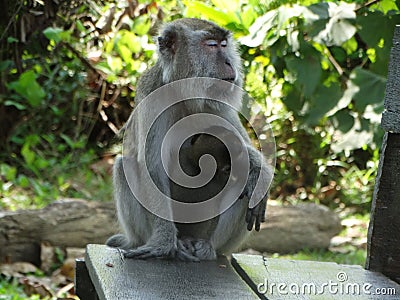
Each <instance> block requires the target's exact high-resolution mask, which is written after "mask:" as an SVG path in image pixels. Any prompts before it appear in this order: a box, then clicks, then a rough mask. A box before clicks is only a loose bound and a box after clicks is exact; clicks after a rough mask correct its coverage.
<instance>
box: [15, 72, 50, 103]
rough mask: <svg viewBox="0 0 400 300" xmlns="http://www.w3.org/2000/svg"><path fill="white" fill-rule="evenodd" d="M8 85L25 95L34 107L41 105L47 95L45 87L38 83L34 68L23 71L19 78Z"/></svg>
mask: <svg viewBox="0 0 400 300" xmlns="http://www.w3.org/2000/svg"><path fill="white" fill-rule="evenodd" d="M8 87H9V88H10V89H12V90H14V91H16V92H17V93H18V94H19V95H21V96H22V97H24V98H25V99H26V100H27V101H28V103H29V104H30V105H31V106H33V107H36V106H39V105H40V103H41V101H42V100H43V99H44V97H45V96H46V94H45V92H44V90H43V88H42V87H41V86H40V85H39V84H38V83H37V81H36V73H35V72H34V71H33V70H29V71H26V72H24V73H22V74H21V76H20V77H19V79H18V80H17V81H13V82H11V83H10V84H9V85H8Z"/></svg>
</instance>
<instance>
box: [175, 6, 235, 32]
mask: <svg viewBox="0 0 400 300" xmlns="http://www.w3.org/2000/svg"><path fill="white" fill-rule="evenodd" d="M183 4H184V5H185V6H186V7H187V9H188V12H187V14H189V15H190V14H192V15H196V16H202V17H204V18H206V19H209V20H212V21H215V22H217V23H218V24H220V25H222V26H225V25H227V24H229V23H231V22H240V20H238V18H237V16H236V15H235V14H233V13H230V14H229V13H225V12H222V11H220V10H218V9H216V8H213V7H210V6H208V5H207V4H205V3H203V2H200V1H188V0H186V1H183Z"/></svg>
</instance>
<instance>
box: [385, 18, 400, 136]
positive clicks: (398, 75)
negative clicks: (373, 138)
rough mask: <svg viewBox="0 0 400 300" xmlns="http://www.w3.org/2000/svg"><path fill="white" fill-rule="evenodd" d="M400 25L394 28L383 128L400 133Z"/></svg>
mask: <svg viewBox="0 0 400 300" xmlns="http://www.w3.org/2000/svg"><path fill="white" fill-rule="evenodd" d="M399 81H400V26H399V25H397V26H396V28H395V30H394V37H393V47H392V50H391V53H390V62H389V69H388V79H387V83H386V93H385V111H384V112H383V115H382V128H383V129H384V130H385V131H387V132H394V133H400V84H399Z"/></svg>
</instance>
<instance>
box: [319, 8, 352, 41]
mask: <svg viewBox="0 0 400 300" xmlns="http://www.w3.org/2000/svg"><path fill="white" fill-rule="evenodd" d="M328 5H329V16H330V19H329V21H328V23H327V24H326V27H325V29H324V30H322V31H321V32H320V33H319V34H318V35H317V36H315V37H314V40H315V41H316V42H318V43H321V44H325V45H327V46H334V45H336V46H341V45H342V44H343V43H344V42H346V41H347V40H349V39H350V38H351V37H353V36H354V34H355V33H356V31H357V30H356V27H355V26H354V25H353V24H352V22H351V21H350V20H355V18H356V13H355V12H354V9H355V4H347V3H341V4H340V5H336V4H335V3H333V2H329V3H328Z"/></svg>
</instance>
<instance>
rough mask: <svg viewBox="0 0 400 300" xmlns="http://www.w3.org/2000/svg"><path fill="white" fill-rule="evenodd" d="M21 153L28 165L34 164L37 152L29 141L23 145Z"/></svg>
mask: <svg viewBox="0 0 400 300" xmlns="http://www.w3.org/2000/svg"><path fill="white" fill-rule="evenodd" d="M21 155H22V156H23V158H24V160H25V162H26V164H27V165H28V166H30V167H31V166H32V164H33V161H34V160H35V152H33V151H32V150H31V149H30V148H29V144H28V143H25V144H24V145H23V146H22V149H21Z"/></svg>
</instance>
